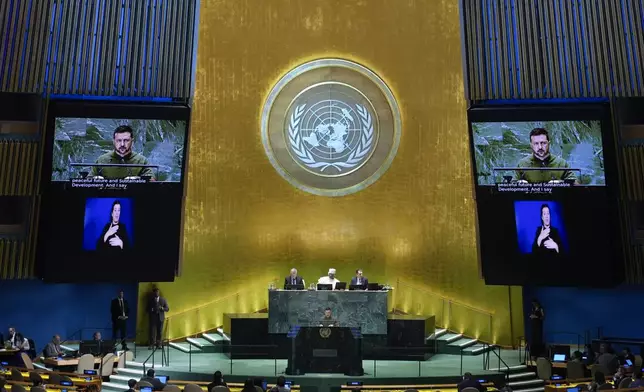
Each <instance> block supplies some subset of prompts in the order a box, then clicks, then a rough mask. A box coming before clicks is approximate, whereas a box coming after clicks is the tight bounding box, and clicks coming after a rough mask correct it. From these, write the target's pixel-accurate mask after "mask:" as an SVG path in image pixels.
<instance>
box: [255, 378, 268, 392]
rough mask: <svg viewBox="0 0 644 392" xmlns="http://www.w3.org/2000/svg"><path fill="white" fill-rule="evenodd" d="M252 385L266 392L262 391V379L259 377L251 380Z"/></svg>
mask: <svg viewBox="0 0 644 392" xmlns="http://www.w3.org/2000/svg"><path fill="white" fill-rule="evenodd" d="M253 383H254V384H255V386H256V387H260V388H261V389H262V391H264V392H266V389H264V379H263V378H261V377H255V379H254V380H253Z"/></svg>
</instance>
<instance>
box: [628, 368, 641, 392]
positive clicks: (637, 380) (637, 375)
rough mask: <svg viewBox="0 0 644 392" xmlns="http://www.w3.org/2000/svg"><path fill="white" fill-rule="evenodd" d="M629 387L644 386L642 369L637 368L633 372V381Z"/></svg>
mask: <svg viewBox="0 0 644 392" xmlns="http://www.w3.org/2000/svg"><path fill="white" fill-rule="evenodd" d="M628 387H629V388H642V387H644V380H642V371H641V370H639V369H637V370H636V371H634V372H633V382H632V383H631V385H629V386H628Z"/></svg>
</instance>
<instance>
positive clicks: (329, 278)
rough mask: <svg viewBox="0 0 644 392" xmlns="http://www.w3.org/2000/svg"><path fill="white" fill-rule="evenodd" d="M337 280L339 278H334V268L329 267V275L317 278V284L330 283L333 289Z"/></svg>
mask: <svg viewBox="0 0 644 392" xmlns="http://www.w3.org/2000/svg"><path fill="white" fill-rule="evenodd" d="M338 282H339V280H338V279H336V278H335V268H329V275H327V276H323V277H321V278H320V279H318V283H319V284H330V285H331V286H332V288H333V290H335V284H336V283H338Z"/></svg>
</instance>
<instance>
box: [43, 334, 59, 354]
mask: <svg viewBox="0 0 644 392" xmlns="http://www.w3.org/2000/svg"><path fill="white" fill-rule="evenodd" d="M43 352H44V354H45V357H46V358H55V357H60V356H61V355H63V350H62V349H61V348H60V336H58V335H54V337H53V338H52V339H51V342H49V343H47V346H45V349H44V350H43Z"/></svg>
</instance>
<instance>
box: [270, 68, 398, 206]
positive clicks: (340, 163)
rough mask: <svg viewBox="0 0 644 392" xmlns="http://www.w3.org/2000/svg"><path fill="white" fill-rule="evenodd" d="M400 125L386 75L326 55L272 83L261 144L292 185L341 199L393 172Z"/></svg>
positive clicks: (271, 160) (278, 169)
mask: <svg viewBox="0 0 644 392" xmlns="http://www.w3.org/2000/svg"><path fill="white" fill-rule="evenodd" d="M400 123H401V122H400V112H399V109H398V105H397V103H396V101H395V98H394V96H393V93H392V92H391V90H390V89H389V88H388V87H387V85H386V84H385V83H384V82H383V81H382V79H381V78H380V77H378V76H377V75H376V74H375V73H373V72H372V71H371V70H369V69H367V68H365V67H363V66H362V65H359V64H357V63H353V62H350V61H346V60H339V59H323V60H316V61H312V62H309V63H306V64H303V65H301V66H299V67H297V68H295V69H293V70H292V71H290V72H288V73H287V74H286V75H285V76H284V77H282V78H281V79H280V80H279V81H278V83H277V84H276V85H275V86H274V87H273V89H272V90H271V92H270V94H269V96H268V98H267V100H266V103H265V105H264V110H263V112H262V124H261V125H262V127H261V131H262V142H263V143H264V148H265V150H266V153H267V155H268V157H269V160H270V162H271V163H272V164H273V166H274V167H275V169H276V170H277V171H278V173H280V174H281V175H282V176H283V177H284V178H285V179H286V180H288V181H289V182H290V183H291V184H293V185H295V186H296V187H298V188H300V189H302V190H305V191H307V192H310V193H314V194H317V195H324V196H341V195H346V194H350V193H353V192H357V191H359V190H361V189H363V188H365V187H367V186H369V185H370V184H372V183H373V182H375V181H376V180H377V179H378V178H379V177H380V176H381V175H382V174H383V173H384V172H385V171H386V170H387V168H388V167H389V165H390V164H391V162H392V160H393V158H394V156H395V154H396V151H397V149H398V144H399V141H400V126H401V124H400Z"/></svg>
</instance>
